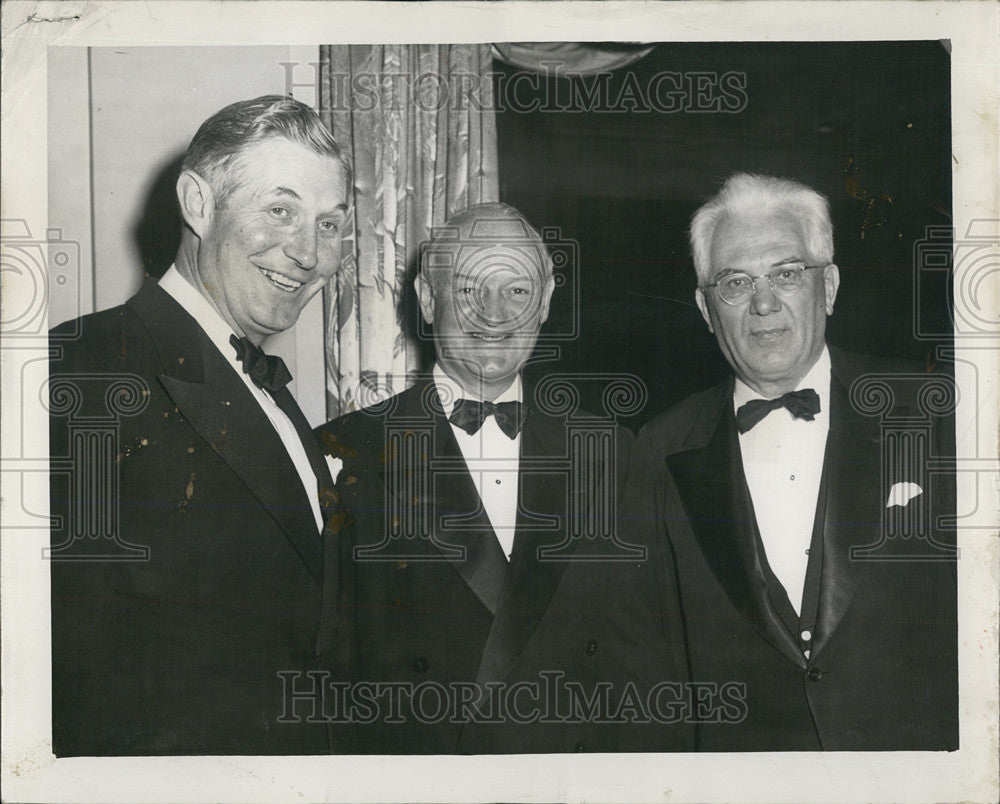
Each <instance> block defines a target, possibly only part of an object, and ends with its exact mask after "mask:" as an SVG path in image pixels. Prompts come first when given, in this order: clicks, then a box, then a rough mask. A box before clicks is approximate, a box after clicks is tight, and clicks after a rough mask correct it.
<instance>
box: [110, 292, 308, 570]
mask: <svg viewBox="0 0 1000 804" xmlns="http://www.w3.org/2000/svg"><path fill="white" fill-rule="evenodd" d="M129 304H130V305H131V306H132V307H133V308H134V309H135V310H136V312H137V314H138V315H139V316H140V318H141V319H142V320H143V321H144V323H145V324H146V326H147V328H148V329H149V331H150V334H151V335H152V336H153V339H154V341H155V342H156V343H157V348H158V349H159V350H160V357H161V359H162V361H163V365H164V367H165V371H164V373H163V374H161V375H160V377H159V380H160V382H161V383H162V385H163V387H164V389H165V390H166V392H167V393H168V394H169V395H170V398H171V399H172V400H173V402H174V404H175V405H176V406H177V409H178V410H179V411H180V412H181V414H182V415H183V416H184V418H185V419H186V420H187V422H188V424H190V425H191V427H192V428H193V429H194V430H195V431H196V432H197V433H198V434H199V435H200V436H201V437H202V438H203V439H204V440H205V441H206V442H207V443H208V444H209V445H210V446H211V448H212V450H213V451H214V452H215V453H216V454H217V455H218V456H219V457H220V458H221V459H222V460H223V461H225V463H226V464H227V465H228V466H229V467H230V468H231V469H232V470H233V472H235V473H236V474H237V476H239V478H240V479H241V480H242V481H243V483H244V484H245V485H246V487H247V489H248V490H249V491H250V493H251V494H253V496H254V497H256V498H257V500H258V501H259V502H260V504H261V505H262V506H263V507H264V509H265V510H266V511H267V512H268V514H270V516H271V517H272V518H273V519H274V520H275V521H276V522H277V523H278V525H279V526H280V527H281V529H282V530H283V531H284V532H285V535H286V536H287V537H288V539H289V541H290V542H291V543H292V546H293V547H294V548H295V550H296V551H297V552H298V554H299V555H300V556H301V558H302V560H303V561H304V562H305V563H306V566H307V567H308V568H309V571H310V572H311V573H312V575H313V577H315V578H316V580H317V581H320V582H322V580H323V549H322V542H321V541H320V537H319V534H318V533H317V531H316V521H315V519H314V518H313V515H312V508H311V506H310V503H309V499H308V498H307V497H306V492H305V490H304V489H303V488H302V484H301V482H299V479H298V474H297V473H296V471H295V467H294V466H293V465H292V462H291V460H290V459H289V457H288V452H287V451H286V450H285V447H284V444H283V443H282V442H281V439H280V438H279V437H278V434H277V433H276V432H275V431H274V427H273V426H272V425H271V422H270V420H269V419H268V418H267V416H266V415H265V414H264V411H262V410H261V408H260V405H258V404H257V402H256V400H255V399H254V398H253V396H252V395H251V393H250V391H249V390H248V389H247V387H246V385H244V383H243V382H242V381H241V380H240V378H239V377H238V376H237V375H236V372H235V371H234V370H233V369H232V367H231V366H230V365H229V363H228V362H226V360H225V359H224V358H223V357H222V355H220V354H219V351H218V350H217V349H216V348H215V346H214V345H213V344H212V342H211V341H210V340H209V339H208V336H206V335H205V334H204V332H203V331H202V329H201V327H199V326H198V325H197V324H196V322H195V321H194V319H193V318H191V316H189V315H188V314H187V313H186V312H185V311H184V309H183V308H182V307H181V306H180V305H179V304H177V302H175V301H174V300H173V298H172V297H171V296H170V295H169V294H168V293H166V292H165V291H163V290H161V289H160V288H159V287H158V286H156V285H148V286H146V287H145V288H144V289H143V290H142V291H141V292H140V293H139V294H138V295H137V296H135V297H134V298H133V299H132V300H130V302H129ZM196 482H197V481H196ZM206 536H210V534H206Z"/></svg>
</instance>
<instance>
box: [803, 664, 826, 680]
mask: <svg viewBox="0 0 1000 804" xmlns="http://www.w3.org/2000/svg"><path fill="white" fill-rule="evenodd" d="M822 675H823V674H822V673H821V672H820V670H819V668H818V667H810V668H809V671H808V672H807V673H806V678H808V679H809V680H810V681H819V679H820V676H822Z"/></svg>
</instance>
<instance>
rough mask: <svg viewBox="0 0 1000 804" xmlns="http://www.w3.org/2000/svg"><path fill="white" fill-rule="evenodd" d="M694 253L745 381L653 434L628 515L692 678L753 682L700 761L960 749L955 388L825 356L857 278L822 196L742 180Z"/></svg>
mask: <svg viewBox="0 0 1000 804" xmlns="http://www.w3.org/2000/svg"><path fill="white" fill-rule="evenodd" d="M691 245H692V252H693V256H694V267H695V271H696V273H697V277H698V287H697V289H696V291H695V300H696V302H697V304H698V308H699V310H700V311H701V313H702V316H703V317H704V319H705V322H706V323H707V325H708V327H709V329H710V331H711V332H712V333H714V334H715V336H716V339H717V340H718V343H719V348H720V349H721V351H722V353H723V355H724V356H725V358H726V360H727V362H728V363H729V364H730V366H731V367H732V370H733V374H734V376H732V377H730V378H729V379H728V380H726V381H725V382H723V383H722V384H720V385H718V386H716V387H714V388H711V389H708V390H706V391H702V392H700V393H697V394H694V395H693V396H691V397H689V398H687V399H686V400H684V401H682V402H681V403H679V404H678V405H677V406H675V407H674V408H672V409H671V410H669V411H668V412H667V413H665V414H663V415H662V416H661V417H659V418H658V419H656V420H654V421H653V422H651V423H650V424H649V425H647V427H646V428H645V429H644V431H643V433H642V434H641V436H640V447H639V450H640V453H641V459H640V460H641V461H642V463H643V464H644V465H645V466H646V469H647V471H646V475H645V476H644V477H643V478H642V479H641V480H640V481H638V482H639V483H642V484H644V487H643V488H641V489H633V494H632V498H633V499H639V500H642V503H640V505H641V506H643V512H642V513H641V514H640V515H639V516H638V517H637V521H642V522H645V523H647V524H649V525H650V527H655V528H656V529H657V538H658V545H659V548H660V550H661V555H660V556H659V558H658V560H659V561H660V562H661V564H662V565H664V566H665V567H667V568H668V570H670V571H671V572H667V573H663V577H666V578H668V579H669V578H670V577H671V573H672V572H674V571H675V572H676V582H677V588H678V589H679V593H680V599H681V608H682V611H683V617H684V621H685V628H686V644H687V650H688V655H689V659H690V669H691V677H692V680H693V681H694V682H696V683H708V684H717V685H724V684H730V685H731V684H733V683H735V684H737V685H738V687H737V689H738V690H739V694H738V695H735V698H738V699H739V701H738V703H739V704H740V706H738V707H734V714H735V709H737V708H738V709H740V711H739V713H738V714H739V716H738V717H732V718H715V719H713V720H714V721H715V722H703V723H700V724H699V735H698V747H699V750H707V751H750V750H785V751H805V750H954V749H956V748H957V747H958V700H957V698H958V682H957V659H956V651H957V639H956V621H957V614H956V578H955V563H954V557H955V551H954V545H953V537H952V538H949V535H948V534H946V533H942V532H940V530H939V527H938V525H939V523H941V522H942V521H943V517H944V516H946V515H948V514H949V513H950V512H953V511H954V499H953V485H952V483H953V475H951V474H949V473H945V472H940V471H936V470H935V467H938V466H940V465H941V463H943V462H946V459H947V456H948V455H954V453H953V451H952V448H951V447H950V446H949V443H950V442H951V439H953V437H954V436H953V425H952V423H951V419H950V418H947V414H948V412H949V411H948V410H947V408H948V407H949V406H948V405H947V404H936V403H933V402H932V401H931V399H932V397H935V395H937V396H939V397H949V395H950V391H951V385H950V383H949V382H948V381H947V378H942V377H940V376H938V375H936V374H929V373H927V372H926V371H923V370H922V367H921V368H917V369H916V370H914V369H913V368H912V367H906V368H904V367H902V366H901V365H899V364H892V365H890V364H888V363H887V362H886V361H884V360H873V359H869V358H862V357H859V356H857V355H849V354H847V353H844V352H842V351H839V350H837V349H835V348H834V347H832V346H828V345H827V343H826V319H827V317H828V316H829V315H831V314H832V313H833V309H834V303H835V301H836V299H837V290H838V287H839V284H840V278H841V277H840V271H839V270H838V268H837V266H836V265H835V264H834V263H833V227H832V223H831V219H830V213H829V206H828V203H827V200H826V199H825V198H824V197H823V196H822V195H820V194H819V193H817V192H815V191H814V190H812V189H811V188H809V187H806V186H805V185H803V184H800V183H799V182H796V181H790V180H787V179H779V178H773V177H769V176H757V175H748V174H737V175H734V176H732V177H731V178H729V180H728V181H726V182H725V184H724V186H723V187H722V189H721V190H720V192H719V193H718V194H717V195H716V196H715V197H714V198H712V199H711V200H709V201H708V202H707V203H705V204H704V205H703V206H702V207H701V208H700V209H699V210H698V211H697V212H696V213H695V215H694V218H693V220H692V224H691ZM938 401H941V400H940V399H938ZM949 542H951V544H949ZM663 592H664V595H665V596H667V597H668V598H669V596H671V595H673V594H675V590H674V589H673V584H672V583H669V581H668V583H667V584H666V588H664V590H663ZM729 689H730V694H731V695H732V694H733V693H732V688H729Z"/></svg>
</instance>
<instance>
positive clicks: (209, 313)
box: [160, 265, 323, 531]
mask: <svg viewBox="0 0 1000 804" xmlns="http://www.w3.org/2000/svg"><path fill="white" fill-rule="evenodd" d="M160 287H161V288H163V289H164V290H165V291H166V292H167V293H169V294H170V295H171V296H173V298H174V300H175V301H176V302H177V303H178V304H179V305H180V306H181V307H183V308H184V309H185V310H187V312H188V313H190V315H191V317H192V318H193V319H194V320H195V321H197V322H198V325H199V326H200V327H201V328H202V329H203V330H204V332H205V334H206V335H208V337H209V339H210V340H211V341H212V343H214V344H215V347H216V348H217V349H218V350H219V351H220V352H221V353H222V356H223V357H224V358H226V361H227V362H228V363H229V365H230V366H232V367H233V371H235V372H236V373H237V375H239V377H240V379H241V380H243V383H244V385H246V387H247V388H248V389H249V390H250V393H251V394H253V398H254V399H256V400H257V404H258V405H260V409H261V410H262V411H264V415H266V416H267V418H268V419H269V420H270V422H271V424H272V425H274V429H275V431H276V432H277V434H278V437H279V438H280V439H281V443H282V444H284V445H285V450H286V451H287V452H288V457H289V458H291V460H292V464H293V465H294V466H295V471H296V472H297V473H298V475H299V479H300V480H301V481H302V487H303V488H304V489H305V492H306V497H308V498H309V504H310V505H311V506H312V512H313V517H314V518H315V519H316V527H317V529H318V530H319V531H322V530H323V514H322V512H321V511H320V507H319V496H318V488H319V484H318V482H317V480H316V473H315V472H313V470H312V465H311V464H310V463H309V457H308V456H307V455H306V450H305V447H303V446H302V439H301V438H299V433H298V431H297V430H296V429H295V425H293V424H292V422H291V420H290V419H289V418H288V416H286V415H285V412H284V411H283V410H282V409H281V408H279V407H278V404H277V403H276V402H275V401H274V399H273V397H272V396H271V395H270V394H269V393H267V391H265V390H264V389H263V388H258V387H257V386H256V385H254V382H253V380H251V379H250V376H249V375H248V374H244V373H243V366H242V364H241V363H240V361H239V360H237V359H236V350H235V349H234V348H233V345H232V344H231V343H230V342H229V336H230V335H235V334H236V333H234V332H233V330H232V328H231V327H230V326H229V324H227V323H226V322H225V320H224V319H223V318H222V316H221V315H219V313H218V311H217V310H216V309H215V308H214V307H213V306H212V304H211V303H210V302H209V301H208V299H206V298H205V297H204V296H202V295H201V293H200V292H199V291H198V290H197V289H196V288H195V287H194V285H192V284H191V283H190V282H188V281H187V280H186V279H185V278H184V277H183V276H181V274H180V272H179V271H178V270H177V268H176V267H175V266H173V265H171V266H170V268H169V269H168V270H167V272H166V273H165V274H164V275H163V278H162V279H161V280H160Z"/></svg>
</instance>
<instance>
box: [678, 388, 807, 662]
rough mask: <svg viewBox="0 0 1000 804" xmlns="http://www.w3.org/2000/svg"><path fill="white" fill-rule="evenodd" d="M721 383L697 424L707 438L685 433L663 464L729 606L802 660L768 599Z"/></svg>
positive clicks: (730, 413) (729, 397) (726, 394)
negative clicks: (680, 447) (685, 444)
mask: <svg viewBox="0 0 1000 804" xmlns="http://www.w3.org/2000/svg"><path fill="white" fill-rule="evenodd" d="M719 389H720V392H719V395H718V398H717V404H716V405H713V406H711V407H710V408H708V409H706V411H705V418H704V420H703V421H702V422H700V423H699V426H698V427H696V428H695V431H696V432H700V433H701V434H702V436H703V438H707V442H706V441H702V443H701V445H698V443H697V440H695V441H693V442H692V440H691V439H689V443H691V446H692V448H691V449H688V450H685V451H683V452H677V453H674V454H672V455H669V456H667V464H668V466H669V467H670V472H671V475H672V476H673V479H674V483H675V484H676V485H677V491H678V493H679V494H680V498H681V500H682V502H683V503H684V509H685V511H686V513H687V518H688V521H689V523H690V525H691V529H692V531H693V532H694V536H695V539H696V540H697V542H698V546H699V548H700V549H701V552H702V555H704V557H705V560H706V562H707V563H708V565H709V567H710V568H711V570H712V573H713V574H714V575H715V577H716V579H717V580H718V581H719V584H720V585H721V586H722V588H723V589H724V590H725V592H726V595H727V596H728V597H729V599H730V601H731V602H732V604H733V606H734V607H735V608H736V610H737V611H739V612H740V614H741V615H742V616H743V617H744V618H745V619H746V620H747V621H748V622H749V623H750V624H751V625H753V627H754V628H756V629H757V631H758V632H759V633H760V635H761V636H763V637H764V638H765V639H766V640H767V641H768V642H770V643H771V645H773V646H774V647H775V648H777V649H778V650H779V651H781V652H782V653H784V654H785V655H786V656H787V657H788V658H789V659H791V660H792V661H794V662H795V663H796V664H799V665H802V664H804V659H803V656H802V652H801V650H800V649H799V646H798V645H797V643H796V642H795V640H794V638H793V637H792V635H791V634H790V633H789V632H788V629H787V628H785V626H784V624H783V623H782V622H781V620H780V618H779V617H778V615H777V614H776V613H775V612H774V610H773V609H772V608H771V606H770V605H769V603H768V600H767V589H766V583H765V581H764V576H763V572H762V569H761V565H760V562H759V559H758V556H757V551H756V547H755V540H754V531H755V529H756V527H757V524H756V520H755V517H754V513H753V503H752V501H751V499H750V491H749V489H748V488H747V484H746V478H745V477H744V474H743V460H742V458H741V456H740V446H739V439H738V436H737V434H736V421H735V415H734V413H733V409H732V384H731V383H725V384H723V385H721V386H719ZM704 616H711V615H710V613H705V614H704ZM692 627H694V625H692Z"/></svg>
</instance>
